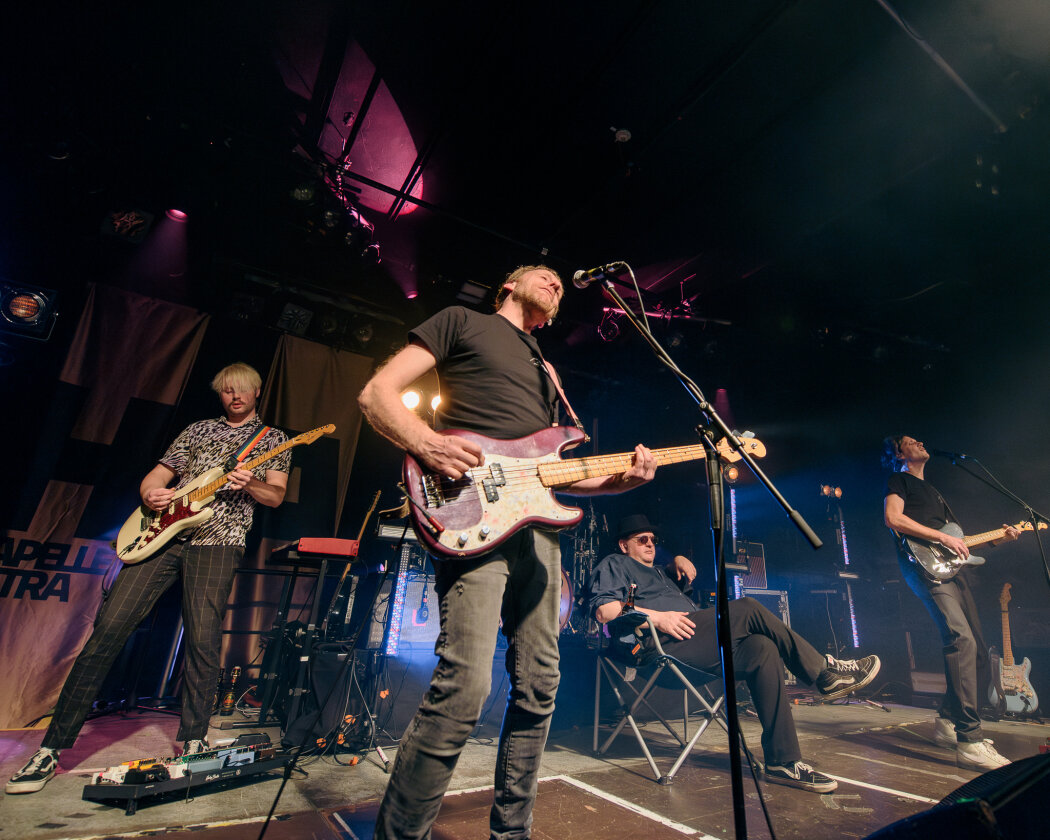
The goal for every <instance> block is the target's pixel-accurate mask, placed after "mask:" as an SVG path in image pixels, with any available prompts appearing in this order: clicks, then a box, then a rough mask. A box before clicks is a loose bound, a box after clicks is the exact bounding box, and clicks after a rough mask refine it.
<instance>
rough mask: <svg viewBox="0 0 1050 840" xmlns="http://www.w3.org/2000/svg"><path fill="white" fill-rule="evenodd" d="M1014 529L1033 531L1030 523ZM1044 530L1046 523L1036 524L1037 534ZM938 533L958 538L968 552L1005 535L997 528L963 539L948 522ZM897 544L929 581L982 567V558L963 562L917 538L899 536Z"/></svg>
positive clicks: (946, 549) (935, 544)
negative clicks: (971, 568)
mask: <svg viewBox="0 0 1050 840" xmlns="http://www.w3.org/2000/svg"><path fill="white" fill-rule="evenodd" d="M1014 527H1015V528H1016V529H1017V530H1018V531H1031V530H1033V529H1032V523H1031V522H1018V523H1017V524H1016V525H1014ZM1045 528H1046V523H1045V522H1040V523H1039V530H1040V531H1042V530H1044V529H1045ZM940 532H941V533H942V534H947V535H948V536H950V537H959V538H961V539H962V541H963V542H965V543H966V545H967V547H969V548H976V547H977V546H981V545H986V544H987V543H990V542H994V541H995V540H999V539H1002V538H1003V537H1004V536H1005V535H1006V529H1005V528H997V529H996V530H994V531H985V532H984V533H983V534H974V535H973V536H970V537H967V536H964V535H963V531H962V528H960V527H959V526H958V525H957V524H956V523H955V522H949V523H948V524H947V525H945V526H944V527H943V528H941V529H940ZM901 542H903V543H904V548H905V550H906V551H907V552H908V555H909V556H910V557H911V559H912V560H914V561H915V562H916V563H917V564H918V565H919V566H920V568H922V570H923V572H925V573H926V575H927V576H928V577H930V578H932V579H933V580H951V579H952V578H953V577H955V576H956V575H957V574H958V573H959V570H960V569H961V568H962V567H963V566H980V565H981V564H983V563H984V558H983V557H978V556H977V555H976V554H971V555H970V556H969V557H967V558H966V559H965V560H963V559H962V558H961V557H959V555H957V554H956V553H955V552H954V551H952V550H951V549H950V548H948V547H947V546H943V545H941V544H940V543H934V542H930V541H928V540H924V539H921V538H919V537H905V536H902V537H901Z"/></svg>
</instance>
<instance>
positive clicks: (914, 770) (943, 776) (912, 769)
mask: <svg viewBox="0 0 1050 840" xmlns="http://www.w3.org/2000/svg"><path fill="white" fill-rule="evenodd" d="M835 755H844V756H846V757H847V758H856V759H859V760H860V761H863V762H864V763H865V764H882V765H884V766H886V767H893V768H894V769H896V770H907V772H909V773H922V774H924V775H926V776H936V777H937V778H938V779H951V780H952V781H953V782H958V783H959V784H960V785H964V784H966V783H967V782H968V781H970V780H969V779H964V778H963V777H962V776H955V775H953V774H951V773H938V772H937V771H936V770H920V769H919V768H918V767H901V765H899V764H894V763H893V762H890V761H879V760H878V759H877V758H867V757H866V756H863V755H853V753H844V752H840V753H835Z"/></svg>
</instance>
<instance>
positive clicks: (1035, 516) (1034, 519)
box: [949, 455, 1050, 587]
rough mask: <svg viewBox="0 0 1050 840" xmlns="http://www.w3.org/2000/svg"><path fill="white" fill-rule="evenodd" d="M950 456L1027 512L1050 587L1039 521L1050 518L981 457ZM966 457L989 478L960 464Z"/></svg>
mask: <svg viewBox="0 0 1050 840" xmlns="http://www.w3.org/2000/svg"><path fill="white" fill-rule="evenodd" d="M949 457H950V459H951V462H952V464H953V465H954V466H956V467H958V468H959V469H961V470H962V471H963V472H964V473H966V474H967V475H968V476H971V477H972V478H976V479H977V480H978V481H980V482H981V483H982V484H987V485H988V486H989V487H991V488H992V489H993V490H994V491H995V492H996V493H998V494H999V495H1000V496H1005V497H1006V498H1007V499H1009V500H1010V501H1011V502H1016V503H1017V504H1018V505H1019V506H1020V508H1021V510H1023V511H1024V512H1025V519H1026V520H1027V521H1028V522H1031V523H1032V530H1033V531H1034V532H1035V543H1036V545H1037V546H1039V559H1040V560H1041V561H1042V564H1043V575H1044V577H1045V578H1046V584H1047V586H1048V587H1050V564H1048V563H1047V559H1046V550H1045V549H1044V548H1043V541H1042V540H1041V539H1040V538H1039V523H1040V522H1043V523H1046V524H1048V525H1050V519H1047V518H1046V516H1044V515H1043V514H1041V513H1039V512H1038V511H1037V510H1036V509H1035V508H1033V507H1032V506H1031V505H1030V504H1028V502H1026V501H1025V500H1024V499H1022V498H1021V497H1020V496H1018V495H1017V494H1016V493H1014V492H1013V491H1012V490H1009V489H1008V488H1007V487H1006V486H1005V485H1004V484H1003V483H1002V482H1001V481H1000V480H999V479H998V478H996V477H995V475H993V474H992V471H991V470H990V469H988V467H986V466H985V465H984V464H982V463H981V461H980V459H979V458H975V457H974V456H973V455H966V456H961V455H951V456H949ZM964 457H965V460H967V461H973V462H974V463H975V464H977V466H979V467H980V468H981V469H982V470H984V471H985V472H986V473H987V474H988V478H985V477H984V476H983V475H978V474H977V473H975V472H974V471H973V470H968V469H966V466H965V465H964V464H960V463H959V461H961V460H963V458H964ZM989 478H990V479H991V481H989V480H988V479H989Z"/></svg>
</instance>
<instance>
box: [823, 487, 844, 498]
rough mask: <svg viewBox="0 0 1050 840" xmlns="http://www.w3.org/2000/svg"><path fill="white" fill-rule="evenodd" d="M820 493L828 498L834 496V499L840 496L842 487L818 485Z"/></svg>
mask: <svg viewBox="0 0 1050 840" xmlns="http://www.w3.org/2000/svg"><path fill="white" fill-rule="evenodd" d="M820 495H821V496H827V497H828V498H831V497H834V498H836V499H841V498H842V488H841V487H832V486H831V485H830V484H821V485H820Z"/></svg>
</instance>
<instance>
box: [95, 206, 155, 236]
mask: <svg viewBox="0 0 1050 840" xmlns="http://www.w3.org/2000/svg"><path fill="white" fill-rule="evenodd" d="M152 226H153V214H152V213H147V212H146V211H145V210H138V209H134V208H132V209H119V210H111V211H110V212H109V213H107V214H106V216H105V218H103V219H102V227H101V232H102V234H103V235H104V236H115V237H117V238H118V239H123V240H125V241H127V242H141V241H142V240H143V239H145V238H146V234H147V233H149V230H150V228H151V227H152Z"/></svg>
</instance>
